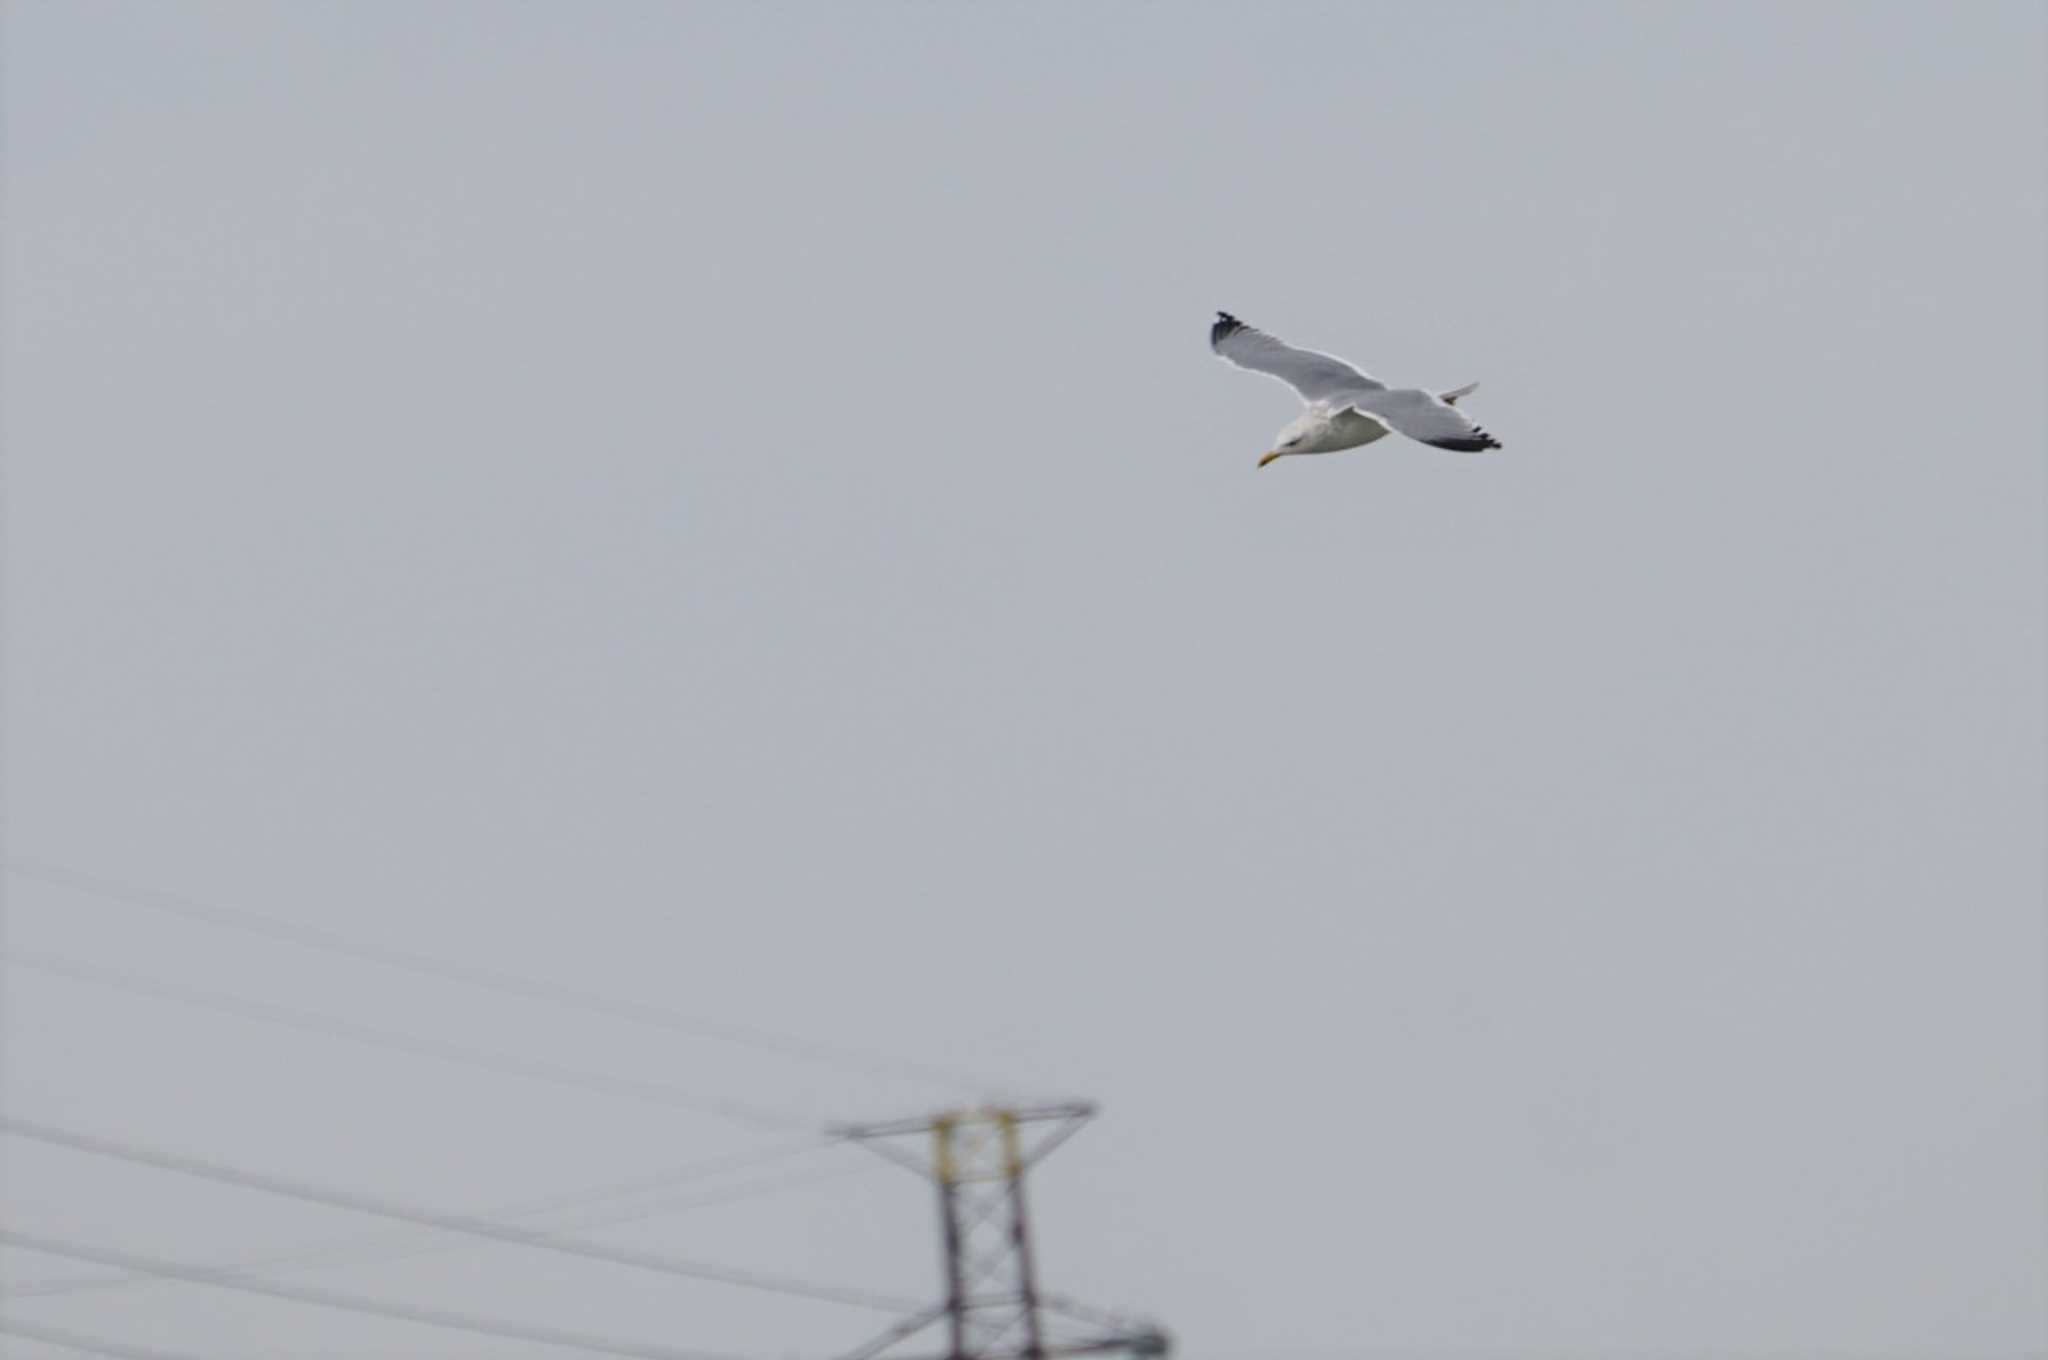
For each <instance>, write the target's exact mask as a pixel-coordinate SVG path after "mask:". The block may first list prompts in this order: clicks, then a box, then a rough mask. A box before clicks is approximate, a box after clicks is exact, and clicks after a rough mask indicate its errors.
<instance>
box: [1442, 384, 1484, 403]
mask: <svg viewBox="0 0 2048 1360" xmlns="http://www.w3.org/2000/svg"><path fill="white" fill-rule="evenodd" d="M1478 386H1479V384H1478V383H1476V382H1469V383H1466V384H1465V385H1464V386H1463V387H1453V388H1452V389H1451V390H1450V391H1448V392H1444V393H1440V394H1439V395H1440V397H1441V398H1442V400H1443V403H1444V405H1446V406H1456V405H1457V404H1458V398H1459V397H1469V396H1471V395H1472V393H1473V391H1474V390H1475V389H1477V388H1478Z"/></svg>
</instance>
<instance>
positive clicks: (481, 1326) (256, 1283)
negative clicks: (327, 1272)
mask: <svg viewBox="0 0 2048 1360" xmlns="http://www.w3.org/2000/svg"><path fill="white" fill-rule="evenodd" d="M0 1243H4V1244H6V1245H8V1246H12V1247H19V1248H21V1249H22V1250H24V1251H36V1252H42V1253H44V1254H45V1255H49V1256H62V1257H65V1258H66V1259H69V1260H73V1261H90V1262H92V1263H93V1264H95V1265H103V1266H113V1267H116V1268H117V1269H120V1270H132V1271H135V1272H137V1273H138V1274H143V1275H155V1276H159V1277H161V1278H163V1279H167V1280H182V1281H184V1282H185V1283H187V1284H203V1285H211V1286H213V1287H215V1288H218V1289H231V1290H235V1291H238V1292H240V1293H245V1294H267V1295H269V1296H270V1297H271V1298H276V1299H289V1300H291V1301H292V1302H294V1303H309V1304H312V1305H314V1306H315V1307H320V1308H333V1309H338V1310H340V1311H343V1312H349V1313H362V1314H366V1315H368V1316H371V1317H384V1318H392V1319H394V1320H396V1321H399V1322H416V1323H419V1324H420V1325H422V1326H426V1327H442V1328H446V1329H448V1330H450V1331H458V1332H474V1333H476V1334H478V1335H480V1336H495V1337H501V1338H504V1339H506V1340H511V1341H532V1342H537V1343H539V1344H541V1345H544V1346H559V1347H562V1348H563V1349H565V1350H579V1351H590V1352H595V1353H596V1354H599V1355H621V1356H626V1357H628V1360H733V1358H732V1357H730V1356H720V1355H714V1354H713V1353H711V1352H708V1351H693V1350H682V1349H679V1348H677V1347H674V1346H653V1345H646V1344H642V1343H637V1342H631V1341H615V1340H612V1339H611V1338H608V1337H603V1336H597V1335H594V1334H592V1333H589V1332H579V1331H572V1330H568V1329H565V1328H558V1327H544V1326H538V1325H529V1324H526V1323H514V1322H506V1321H503V1320H501V1319H497V1318H489V1317H482V1316H479V1315H477V1314H474V1313H465V1312H460V1311H458V1310H456V1309H452V1308H437V1307H434V1306H432V1305H430V1304H414V1303H399V1302H397V1301H395V1300H392V1299H379V1298H375V1297H372V1296H370V1295H366V1294H351V1293H347V1292H345V1291H343V1290H339V1289H323V1288H319V1287H317V1286H314V1285H303V1284H286V1283H285V1282H283V1281H281V1280H264V1279H258V1278H254V1277H249V1276H241V1275H236V1274H233V1273H232V1272H229V1271H222V1270H208V1269H206V1268H205V1267H203V1266H190V1265H185V1264H183V1263H181V1262H178V1261H170V1260H166V1259H164V1258H163V1257H160V1256H145V1255H143V1254H141V1253H140V1252H132V1251H118V1250H115V1249H114V1248H112V1247H95V1246H90V1245H87V1244H85V1243H80V1242H72V1241H68V1240H66V1239H64V1238H60V1237H48V1236H45V1235H44V1234H42V1233H32V1232H23V1231H21V1230H20V1229H19V1228H13V1227H9V1226H7V1225H5V1224H0ZM15 1325H18V1324H16V1323H15V1322H14V1321H13V1320H12V1319H10V1320H9V1326H10V1327H12V1326H15ZM143 1360H156V1357H154V1356H148V1357H144V1358H143Z"/></svg>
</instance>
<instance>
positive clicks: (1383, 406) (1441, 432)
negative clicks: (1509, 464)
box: [1355, 388, 1500, 453]
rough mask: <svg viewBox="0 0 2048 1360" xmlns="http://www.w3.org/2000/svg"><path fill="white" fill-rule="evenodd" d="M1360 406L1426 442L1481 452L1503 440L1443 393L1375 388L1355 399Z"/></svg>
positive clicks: (1410, 436) (1492, 447) (1495, 446)
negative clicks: (1373, 391)
mask: <svg viewBox="0 0 2048 1360" xmlns="http://www.w3.org/2000/svg"><path fill="white" fill-rule="evenodd" d="M1355 405H1356V406H1357V407H1358V409H1359V410H1361V411H1365V412H1367V413H1369V414H1371V415H1375V416H1378V417H1379V418H1380V419H1381V420H1383V421H1385V422H1386V423H1387V424H1389V425H1391V426H1393V427H1394V428H1395V429H1396V430H1399V431H1400V432H1401V433H1402V434H1405V435H1407V436H1408V437H1409V438H1410V439H1419V440H1421V441H1422V442H1423V443H1425V444H1434V445H1436V446H1437V447H1438V448H1440V449H1456V450H1457V451H1458V452H1460V453H1482V452H1484V451H1485V450H1487V449H1497V448H1499V447H1500V441H1499V440H1498V439H1495V438H1494V437H1493V436H1492V435H1490V434H1488V433H1487V432H1486V431H1484V430H1482V429H1480V428H1479V427H1478V426H1477V425H1475V424H1473V423H1472V422H1471V421H1470V420H1468V419H1467V418H1466V416H1465V413H1464V412H1463V411H1460V410H1458V409H1457V408H1456V407H1454V406H1452V405H1451V404H1450V403H1449V402H1447V401H1445V400H1444V399H1443V398H1442V397H1438V396H1433V395H1431V394H1430V393H1428V392H1420V391H1416V390H1415V389H1413V388H1409V389H1406V390H1403V391H1400V392H1375V393H1372V394H1370V395H1367V396H1362V397H1360V398H1359V399H1358V401H1357V402H1356V403H1355Z"/></svg>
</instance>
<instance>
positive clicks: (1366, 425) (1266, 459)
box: [1209, 312, 1501, 467]
mask: <svg viewBox="0 0 2048 1360" xmlns="http://www.w3.org/2000/svg"><path fill="white" fill-rule="evenodd" d="M1209 348H1210V349H1213V350H1215V351H1216V353H1217V354H1218V355H1220V356H1222V357H1223V358H1224V359H1227V360H1229V361H1230V362H1231V363H1233V364H1236V365H1237V366H1238V367H1239V368H1248V369H1250V370H1251V371H1252V372H1254V373H1264V374H1266V375H1267V376H1269V377H1274V378H1278V379H1279V380H1280V381H1281V382H1284V383H1286V384H1287V385H1288V386H1289V387H1291V388H1293V389H1294V390H1295V391H1296V392H1299V393H1300V394H1301V399H1302V400H1303V401H1305V402H1307V403H1308V409H1307V410H1306V411H1303V412H1302V413H1301V415H1300V417H1299V418H1297V419H1296V420H1295V421H1294V423H1293V424H1291V425H1289V426H1288V427H1287V428H1286V429H1284V430H1282V431H1280V433H1279V435H1278V436H1277V437H1276V438H1275V439H1274V441H1273V447H1272V448H1271V449H1268V450H1267V451H1266V452H1265V453H1264V454H1262V455H1261V456H1260V458H1259V466H1260V467H1264V466H1265V465H1266V464H1268V463H1270V462H1272V461H1273V460H1274V459H1276V458H1286V457H1288V456H1290V455H1292V454H1297V453H1335V452H1336V451H1337V450H1338V449H1355V448H1357V447H1358V446H1359V445H1360V444H1370V443H1372V441H1373V440H1375V439H1378V438H1379V437H1380V436H1382V435H1384V434H1385V433H1387V431H1389V430H1399V431H1400V432H1401V433H1402V434H1405V435H1407V436H1408V437H1409V438H1410V439H1419V440H1421V441H1422V442H1423V443H1425V444H1434V445H1435V446H1436V447H1438V448H1440V449H1456V450H1457V451H1458V452H1460V453H1480V452H1483V451H1485V450H1487V449H1497V448H1499V447H1500V446H1501V445H1500V441H1499V440H1498V439H1495V438H1494V437H1493V436H1492V435H1490V434H1488V433H1487V432H1486V431H1484V430H1482V429H1480V428H1479V427H1478V426H1477V425H1475V424H1473V423H1472V422H1471V421H1470V420H1468V419H1466V417H1465V414H1464V412H1462V411H1459V410H1457V409H1456V408H1457V402H1458V398H1459V397H1462V396H1464V395H1466V394H1467V393H1469V392H1470V391H1471V390H1472V389H1473V388H1475V387H1477V386H1479V384H1478V383H1467V384H1465V385H1464V386H1463V387H1459V388H1454V389H1452V390H1451V391H1449V392H1445V393H1443V394H1441V395H1438V394H1436V393H1432V392H1425V391H1423V390H1422V389H1420V388H1416V387H1388V386H1387V385H1386V384H1385V383H1383V382H1381V381H1380V380H1379V379H1377V378H1373V377H1368V376H1367V375H1365V374H1363V373H1361V372H1359V371H1358V370H1357V369H1355V368H1353V367H1352V366H1351V365H1350V364H1347V363H1345V362H1344V361H1343V360H1342V359H1337V358H1332V357H1331V356H1330V355H1327V354H1317V353H1316V352H1315V351H1314V350H1306V349H1296V348H1294V346H1292V345H1289V344H1285V343H1283V342H1281V341H1279V340H1276V339H1274V338H1273V337H1272V336H1270V335H1268V334H1266V333H1265V332H1264V331H1262V330H1259V329H1258V328H1257V327H1255V326H1247V325H1245V324H1244V322H1242V321H1239V320H1238V319H1237V318H1236V317H1234V316H1232V315H1231V314H1230V313H1229V312H1218V313H1216V324H1215V325H1214V326H1211V327H1210V328H1209Z"/></svg>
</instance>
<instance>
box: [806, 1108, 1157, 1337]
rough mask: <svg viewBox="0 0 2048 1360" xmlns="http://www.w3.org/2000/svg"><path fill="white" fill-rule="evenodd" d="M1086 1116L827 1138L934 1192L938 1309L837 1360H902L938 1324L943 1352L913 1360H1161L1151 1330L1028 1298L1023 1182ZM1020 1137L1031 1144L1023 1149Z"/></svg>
mask: <svg viewBox="0 0 2048 1360" xmlns="http://www.w3.org/2000/svg"><path fill="white" fill-rule="evenodd" d="M1094 1116H1095V1107H1094V1106H1092V1105H1081V1104H1070V1105H1041V1106H1036V1107H1032V1108H1028V1109H1015V1108H1012V1107H1009V1106H994V1107H989V1108H983V1109H972V1110H949V1111H947V1112H945V1113H943V1114H935V1115H928V1116H925V1117H923V1118H918V1119H906V1120H902V1121H899V1122H897V1123H892V1124H868V1125H862V1126H857V1127H849V1128H843V1129H840V1130H837V1132H838V1133H839V1134H840V1136H841V1137H844V1138H850V1139H855V1140H857V1141H860V1142H862V1143H865V1144H866V1145H868V1146H869V1147H871V1148H873V1149H874V1150H875V1151H877V1152H879V1153H881V1154H882V1155H883V1156H885V1157H887V1158H889V1159H890V1160H891V1161H894V1162H897V1163H899V1164H901V1165H903V1166H907V1167H909V1168H910V1169H911V1170H912V1171H915V1172H916V1173H917V1174H918V1175H920V1176H924V1177H928V1178H929V1179H930V1180H931V1182H932V1183H933V1184H934V1185H935V1186H936V1187H937V1188H938V1192H939V1229H940V1234H941V1238H940V1240H941V1243H942V1250H943V1258H944V1262H945V1285H946V1300H945V1302H944V1303H942V1304H939V1305H938V1306H937V1307H934V1308H928V1309H926V1310H925V1311H923V1312H921V1313H917V1314H914V1315H912V1316H910V1317H908V1318H905V1319H904V1320H903V1321H902V1322H900V1323H898V1324H897V1325H896V1326H894V1327H892V1328H890V1329H889V1330H888V1331H886V1332H884V1333H883V1334H882V1335H880V1336H878V1337H876V1338H875V1339H874V1340H873V1341H871V1342H869V1343H868V1344H867V1345H865V1346H863V1347H861V1348H860V1349H859V1350H857V1351H852V1352H850V1353H848V1354H847V1355H846V1356H845V1357H844V1360H878V1358H879V1357H882V1356H884V1355H888V1356H892V1357H893V1356H899V1355H900V1356H903V1357H904V1360H909V1356H910V1353H909V1352H899V1351H897V1349H896V1348H897V1346H899V1345H900V1344H902V1343H904V1342H906V1341H908V1340H909V1339H910V1338H911V1337H913V1336H916V1335H917V1334H919V1333H920V1332H923V1331H925V1330H926V1329H927V1328H929V1327H932V1326H934V1325H936V1324H938V1323H941V1322H943V1323H944V1324H945V1328H946V1349H945V1350H944V1351H942V1352H937V1353H933V1352H925V1353H924V1357H923V1360H1054V1357H1063V1356H1070V1355H1105V1354H1110V1353H1113V1352H1118V1351H1121V1352H1124V1353H1125V1354H1127V1355H1131V1356H1142V1357H1163V1356H1165V1355H1166V1353H1167V1350H1168V1345H1169V1343H1168V1340H1167V1336H1166V1333H1164V1332H1163V1331H1161V1330H1160V1329H1159V1328H1157V1327H1152V1326H1146V1325H1143V1324H1138V1323H1132V1322H1129V1321H1127V1320H1125V1319H1122V1318H1118V1317H1115V1316H1112V1315H1110V1314H1107V1313H1098V1312H1096V1311H1094V1310H1093V1309H1087V1308H1082V1307H1080V1306H1079V1305H1078V1304H1074V1303H1071V1302H1069V1301H1068V1300H1065V1299H1061V1298H1057V1297H1054V1296H1051V1295H1047V1294H1045V1293H1043V1292H1041V1291H1040V1289H1039V1287H1038V1263H1037V1257H1036V1255H1035V1254H1034V1251H1033V1248H1032V1243H1031V1220H1030V1217H1029V1215H1028V1214H1027V1212H1026V1209H1025V1203H1024V1177H1025V1173H1026V1172H1028V1171H1029V1170H1030V1169H1031V1168H1032V1166H1033V1165H1035V1164H1036V1163H1037V1162H1039V1161H1040V1160H1042V1159H1043V1158H1044V1157H1045V1156H1046V1154H1047V1153H1049V1152H1051V1151H1052V1150H1053V1149H1054V1148H1056V1147H1058V1146H1059V1145H1060V1144H1061V1143H1064V1142H1066V1141H1067V1139H1069V1138H1071V1137H1073V1136H1074V1134H1075V1133H1076V1132H1078V1131H1079V1130H1080V1128H1081V1126H1082V1125H1083V1124H1085V1123H1087V1122H1088V1121H1089V1120H1090V1119H1092V1118H1094ZM1041 1126H1042V1128H1043V1132H1039V1131H1038V1129H1039V1128H1040V1127H1041ZM1027 1132H1032V1133H1036V1134H1037V1137H1036V1140H1035V1142H1032V1143H1031V1144H1030V1145H1029V1146H1027ZM914 1135H923V1136H926V1137H928V1138H929V1139H930V1151H929V1155H928V1158H917V1157H913V1156H912V1155H911V1154H909V1153H908V1152H906V1151H905V1150H904V1149H903V1147H902V1146H901V1144H900V1142H899V1141H898V1140H900V1139H904V1138H908V1137H911V1136H914Z"/></svg>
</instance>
